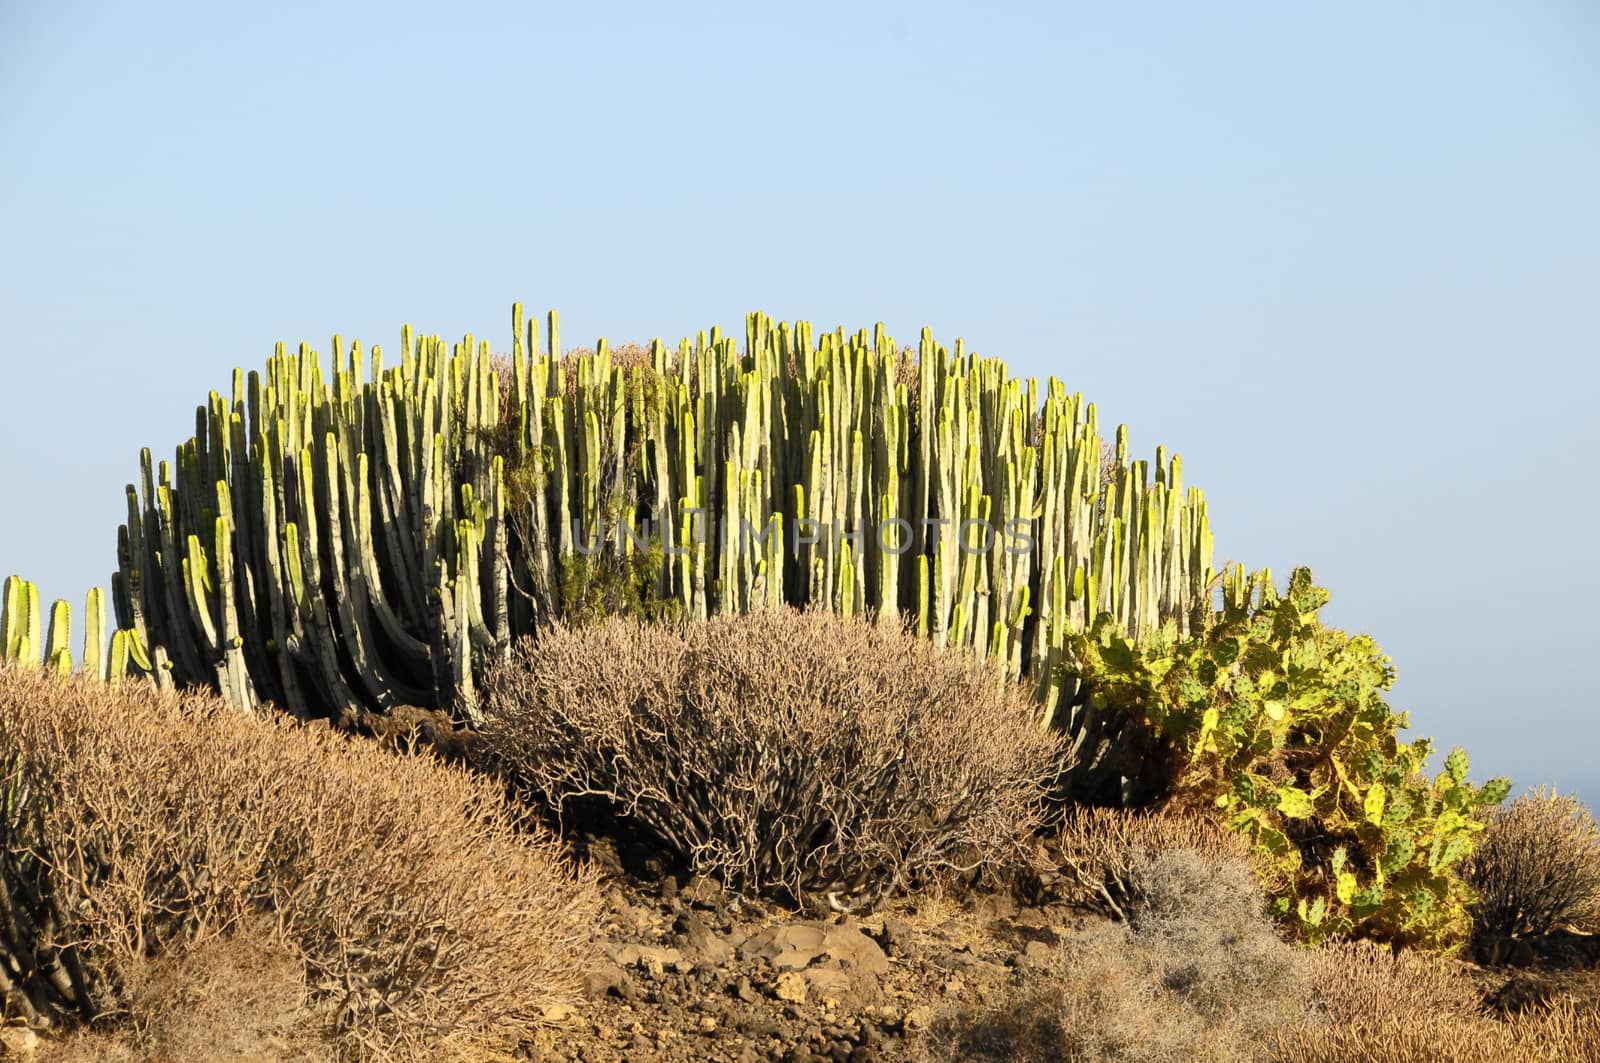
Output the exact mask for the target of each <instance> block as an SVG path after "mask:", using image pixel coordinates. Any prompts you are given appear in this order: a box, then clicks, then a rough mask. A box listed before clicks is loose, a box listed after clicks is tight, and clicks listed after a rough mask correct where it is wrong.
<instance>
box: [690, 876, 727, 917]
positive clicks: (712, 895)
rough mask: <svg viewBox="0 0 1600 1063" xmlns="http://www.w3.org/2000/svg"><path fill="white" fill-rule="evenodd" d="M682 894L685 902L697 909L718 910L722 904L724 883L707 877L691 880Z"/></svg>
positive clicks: (695, 877) (697, 877)
mask: <svg viewBox="0 0 1600 1063" xmlns="http://www.w3.org/2000/svg"><path fill="white" fill-rule="evenodd" d="M681 893H682V896H683V899H684V901H685V902H686V903H688V904H691V905H693V906H694V907H696V908H707V909H710V908H716V907H717V906H718V905H720V904H721V903H722V883H720V882H718V881H717V880H716V879H714V878H707V877H706V876H705V875H696V876H694V877H693V878H691V879H690V880H689V881H688V882H686V883H685V884H684V886H683V889H682V891H681Z"/></svg>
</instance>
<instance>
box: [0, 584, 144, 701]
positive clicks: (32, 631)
mask: <svg viewBox="0 0 1600 1063" xmlns="http://www.w3.org/2000/svg"><path fill="white" fill-rule="evenodd" d="M39 603H40V598H39V589H38V587H36V586H35V585H34V584H32V583H30V582H29V581H27V580H25V579H23V578H22V577H21V576H8V577H7V578H6V581H5V584H4V586H3V588H0V661H8V662H11V663H13V664H16V665H18V666H20V667H24V668H39V667H44V668H46V669H48V670H49V671H51V672H53V673H55V674H57V675H62V676H66V675H72V674H73V663H72V649H71V642H72V607H71V606H70V605H69V604H68V603H67V602H65V601H61V600H57V601H56V602H54V603H52V604H51V606H50V626H49V629H48V631H46V630H44V629H43V628H42V626H41V623H40V608H39ZM164 657H165V654H158V655H157V660H161V659H164ZM77 674H79V675H81V676H83V677H85V678H88V679H96V680H99V681H101V682H110V683H111V684H112V685H114V686H115V685H120V683H121V681H122V680H123V678H125V677H126V676H127V675H129V674H134V675H143V676H148V677H150V678H151V679H153V680H154V681H155V682H156V683H157V685H158V686H165V685H168V684H167V683H165V682H164V672H163V671H162V669H161V668H160V667H159V665H158V663H157V662H156V661H152V660H151V658H150V656H149V655H148V654H146V652H145V650H144V647H143V645H142V644H141V642H140V640H139V636H138V634H137V633H136V632H134V631H132V630H131V629H130V630H125V631H124V630H118V631H116V632H113V633H112V635H111V637H110V639H109V642H108V640H107V637H106V604H105V592H104V591H103V590H101V589H100V588H99V587H94V588H91V589H90V591H89V594H88V597H87V600H86V601H85V603H84V632H83V657H82V659H81V664H80V666H79V669H78V673H77Z"/></svg>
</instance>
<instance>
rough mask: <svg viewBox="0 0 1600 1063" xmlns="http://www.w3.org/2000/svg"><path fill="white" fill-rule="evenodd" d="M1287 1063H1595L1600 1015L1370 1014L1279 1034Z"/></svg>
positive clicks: (1280, 1053) (1570, 1008)
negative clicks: (1505, 1017)
mask: <svg viewBox="0 0 1600 1063" xmlns="http://www.w3.org/2000/svg"><path fill="white" fill-rule="evenodd" d="M1271 1058H1272V1059H1274V1060H1277V1061H1281V1063H1437V1061H1439V1060H1449V1061H1450V1063H1508V1061H1515V1063H1596V1061H1600V1014H1597V1013H1596V1012H1594V1011H1592V1010H1589V1011H1580V1010H1579V1009H1578V1008H1577V1007H1576V1006H1575V1005H1574V1004H1573V1003H1572V1002H1571V1001H1567V1000H1563V1001H1560V1002H1558V1003H1557V1004H1556V1005H1555V1006H1554V1007H1552V1008H1551V1009H1550V1010H1548V1011H1546V1012H1543V1013H1541V1014H1537V1015H1518V1016H1515V1017H1513V1018H1511V1019H1509V1020H1506V1021H1500V1020H1497V1019H1491V1018H1478V1019H1470V1020H1467V1021H1462V1020H1461V1019H1460V1018H1459V1017H1457V1016H1455V1015H1451V1014H1448V1013H1442V1014H1421V1015H1415V1016H1411V1015H1406V1016H1383V1017H1372V1018H1369V1019H1368V1020H1366V1021H1364V1022H1360V1023H1357V1024H1354V1025H1350V1026H1334V1025H1327V1026H1320V1027H1312V1028H1301V1029H1297V1030H1293V1031H1285V1032H1281V1033H1279V1034H1278V1035H1277V1036H1276V1037H1275V1038H1274V1039H1273V1055H1272V1057H1271Z"/></svg>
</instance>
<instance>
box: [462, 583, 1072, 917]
mask: <svg viewBox="0 0 1600 1063" xmlns="http://www.w3.org/2000/svg"><path fill="white" fill-rule="evenodd" d="M490 691H491V693H490V696H489V698H488V699H487V705H486V707H485V715H486V718H487V722H486V724H485V726H484V729H483V735H482V741H483V748H484V749H485V751H486V752H487V753H489V754H490V755H492V756H495V757H498V758H499V759H500V760H501V761H503V762H504V763H505V764H506V765H507V766H509V767H510V768H511V769H512V770H513V771H514V772H515V774H516V775H517V776H518V777H519V778H520V779H521V780H522V781H523V782H524V783H525V784H527V786H528V787H529V788H530V790H531V791H532V792H534V793H535V794H537V795H538V796H539V797H540V798H542V799H543V800H545V801H547V802H549V803H550V805H551V806H553V807H554V808H556V809H558V810H562V811H563V812H566V811H569V809H568V808H567V806H568V805H569V804H571V803H572V802H574V801H580V800H582V799H587V798H594V797H598V798H601V799H603V800H604V801H606V802H608V803H609V804H610V805H611V807H612V808H613V809H614V810H615V811H616V812H618V813H620V814H621V815H622V816H623V817H625V818H626V819H627V820H628V821H629V822H631V823H632V824H633V825H635V826H636V827H640V828H642V829H644V830H645V831H646V832H647V833H648V834H649V835H650V836H651V838H652V840H653V841H654V842H656V843H657V844H659V845H660V846H661V847H662V848H663V850H664V851H665V853H667V854H670V855H672V856H675V857H676V858H678V859H679V860H681V861H682V862H683V863H684V864H686V865H688V866H690V867H691V868H693V869H694V870H695V871H698V872H702V873H707V874H714V875H717V876H718V877H720V878H722V879H723V880H724V881H726V882H727V883H728V885H730V886H731V887H733V888H736V889H748V890H754V891H761V890H778V891H781V892H785V893H787V894H788V895H789V896H790V897H792V898H796V899H806V898H810V899H813V900H815V899H819V898H821V897H823V896H825V895H827V896H829V897H830V899H831V901H832V902H833V903H834V904H835V905H843V906H851V907H860V906H868V905H871V904H873V903H875V902H876V901H878V900H879V899H881V898H882V897H883V896H884V895H885V894H887V893H888V892H890V891H892V890H894V889H896V888H898V887H902V886H908V885H913V884H916V883H919V882H926V881H928V880H930V879H933V878H937V877H939V876H941V875H943V874H946V873H951V872H972V871H975V870H978V869H981V868H985V867H988V868H997V867H1003V866H1005V865H1007V864H1008V863H1012V862H1015V861H1018V860H1020V859H1022V858H1023V857H1024V856H1025V855H1026V854H1027V852H1028V851H1029V845H1030V841H1031V835H1032V833H1033V832H1034V830H1035V829H1036V828H1037V826H1038V825H1039V823H1040V819H1041V815H1042V808H1041V798H1042V796H1043V793H1044V787H1045V783H1046V781H1047V780H1048V779H1049V778H1050V777H1051V775H1052V773H1053V771H1054V770H1055V769H1056V767H1057V766H1058V759H1059V757H1060V756H1061V748H1062V747H1061V745H1060V743H1059V742H1058V741H1057V740H1056V739H1055V738H1054V737H1051V736H1048V735H1046V734H1044V733H1042V732H1041V731H1040V730H1039V728H1038V726H1037V722H1036V719H1035V716H1034V711H1035V710H1034V708H1033V706H1032V703H1031V701H1030V700H1029V698H1028V696H1027V694H1026V693H1025V692H1024V691H1023V690H1022V689H1021V688H1020V686H1017V685H1015V684H1010V683H1007V682H1005V681H1003V680H1002V679H1001V678H1000V676H999V675H998V674H997V673H996V672H995V671H994V670H993V669H992V668H989V667H985V666H984V665H982V664H981V663H978V662H975V661H973V660H972V659H971V658H970V657H968V656H966V655H965V654H960V653H954V652H942V651H939V650H937V649H935V648H934V647H933V646H932V645H930V644H929V643H928V642H927V641H926V640H921V639H918V638H916V637H915V636H914V635H911V634H907V633H904V632H901V631H899V630H897V629H894V628H889V627H883V626H876V625H872V624H869V623H866V622H863V621H861V620H852V619H848V618H841V617H838V616H835V615H832V614H829V613H821V612H805V613H800V612H794V611H791V610H781V611H775V612H771V613H760V614H755V615H750V616H742V617H717V618H714V619H712V620H710V621H709V622H706V623H699V624H691V625H685V626H680V627H676V628H669V627H663V626H659V625H648V624H639V623H636V622H633V621H629V620H622V619H612V620H608V621H606V622H605V623H603V624H600V625H599V626H596V627H591V628H587V629H585V630H583V631H582V632H581V633H579V632H574V631H572V630H570V629H565V628H558V629H555V630H551V631H550V632H548V633H547V634H545V635H543V636H541V638H540V639H539V640H538V642H537V643H530V644H525V645H524V646H523V647H521V648H520V649H519V651H518V652H516V653H515V654H514V656H513V659H512V661H511V662H510V663H509V664H508V665H507V666H505V667H502V668H501V669H499V670H498V672H497V673H496V674H495V675H494V676H493V677H492V681H491V683H490Z"/></svg>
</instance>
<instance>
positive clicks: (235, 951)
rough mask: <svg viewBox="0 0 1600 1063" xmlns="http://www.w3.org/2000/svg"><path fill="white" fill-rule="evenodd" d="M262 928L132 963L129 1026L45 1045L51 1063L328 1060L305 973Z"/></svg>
mask: <svg viewBox="0 0 1600 1063" xmlns="http://www.w3.org/2000/svg"><path fill="white" fill-rule="evenodd" d="M270 929H271V928H270V927H267V926H259V927H250V928H242V929H241V930H240V931H238V932H236V933H233V934H230V935H228V936H226V937H215V938H210V939H207V940H205V941H203V942H200V943H199V944H197V945H196V946H194V947H192V948H179V949H174V950H171V951H169V952H164V953H162V954H160V955H158V956H155V957H150V958H145V957H139V958H137V959H136V960H135V961H134V962H133V964H132V966H131V968H130V969H129V972H128V984H127V985H126V986H125V994H126V998H127V1010H128V1018H127V1021H126V1022H125V1023H123V1024H120V1025H119V1026H117V1027H115V1028H113V1029H93V1028H86V1029H80V1030H77V1031H74V1032H73V1033H72V1034H71V1035H69V1036H68V1037H67V1038H65V1039H63V1040H62V1041H59V1042H56V1043H54V1044H52V1045H51V1049H50V1051H49V1052H48V1055H47V1058H48V1059H50V1060H51V1061H52V1063H78V1061H80V1060H81V1061H84V1063H89V1061H118V1063H120V1061H128V1063H134V1061H144V1060H162V1061H168V1063H191V1061H196V1063H198V1061H203V1060H213V1059H231V1060H252V1061H261V1063H267V1061H278V1060H284V1061H288V1060H295V1061H307V1063H309V1061H313V1060H326V1059H331V1058H333V1055H334V1053H333V1048H332V1045H330V1044H329V1041H328V1038H327V1019H328V1016H327V1015H326V1014H323V1013H322V1012H320V1011H318V1010H317V1009H316V1008H315V1007H313V1006H312V1004H311V1000H310V991H309V988H308V987H307V985H306V966H305V963H304V961H303V960H302V959H301V958H300V956H299V955H298V954H297V953H295V952H294V950H292V949H290V948H288V947H286V946H285V945H284V944H283V943H282V942H280V941H276V940H274V936H273V935H272V934H271V932H270Z"/></svg>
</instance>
